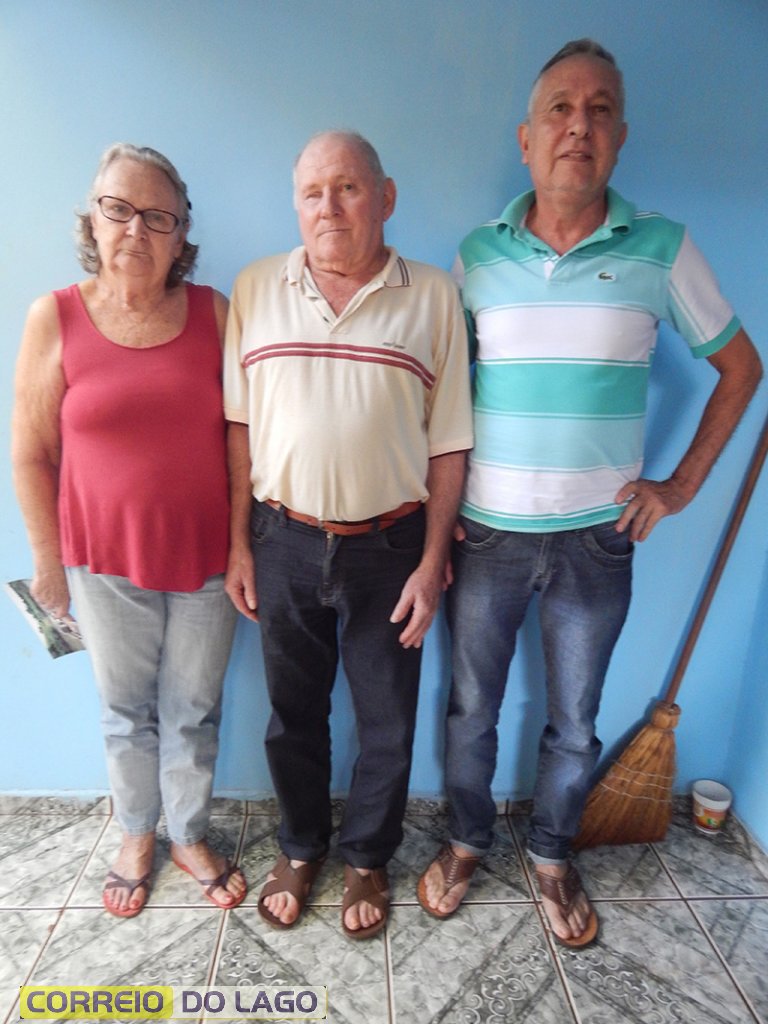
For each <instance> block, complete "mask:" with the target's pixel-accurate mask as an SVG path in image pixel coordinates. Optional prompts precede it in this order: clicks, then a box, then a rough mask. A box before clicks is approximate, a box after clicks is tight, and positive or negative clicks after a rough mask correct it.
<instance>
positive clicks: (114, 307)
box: [13, 143, 246, 917]
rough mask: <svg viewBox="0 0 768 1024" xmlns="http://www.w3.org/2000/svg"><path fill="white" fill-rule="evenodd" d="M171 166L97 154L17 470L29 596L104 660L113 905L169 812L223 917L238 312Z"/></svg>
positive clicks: (20, 389)
mask: <svg viewBox="0 0 768 1024" xmlns="http://www.w3.org/2000/svg"><path fill="white" fill-rule="evenodd" d="M189 210H190V203H189V201H188V199H187V189H186V186H185V184H184V182H183V181H182V180H181V178H180V177H179V174H178V172H177V171H176V169H175V168H174V166H173V165H172V164H171V163H170V161H168V160H167V159H166V158H165V157H164V156H162V155H161V154H160V153H157V152H156V151H155V150H152V149H148V148H141V149H140V148H137V147H135V146H132V145H128V144H126V143H118V144H117V145H114V146H112V147H110V148H109V149H108V150H107V151H106V152H105V154H104V156H103V157H102V160H101V163H100V165H99V168H98V171H97V174H96V178H95V180H94V183H93V186H92V188H91V193H90V198H89V205H88V212H87V213H85V214H83V215H81V216H80V218H79V241H80V261H81V263H82V265H83V267H84V269H85V270H86V271H88V272H90V273H91V275H92V276H91V277H89V278H88V279H86V280H84V281H81V282H79V283H78V284H73V285H72V286H71V287H69V288H65V289H63V290H62V291H56V292H53V293H52V294H49V295H45V296H43V297H42V298H40V299H37V301H36V302H34V303H33V305H32V307H31V309H30V311H29V316H28V319H27V323H26V327H25V330H24V337H23V340H22V345H21V351H20V355H19V360H18V367H17V377H16V406H15V411H14V441H13V456H14V474H15V482H16V490H17V493H18V498H19V503H20V505H21V509H22V512H23V515H24V519H25V522H26V525H27V531H28V534H29V540H30V545H31V548H32V553H33V557H34V579H33V582H32V593H33V595H34V596H35V597H36V599H37V600H38V602H39V603H40V604H41V605H43V607H45V608H46V609H48V610H49V611H50V612H51V613H53V614H55V615H59V616H61V615H64V614H65V613H66V612H67V609H68V607H69V604H70V595H71V597H72V600H73V602H74V606H75V611H76V616H77V618H78V620H79V622H80V626H81V629H82V632H83V635H84V638H85V642H86V646H87V648H88V650H89V652H90V656H91V659H92V662H93V669H94V675H95V677H96V680H97V684H98V688H99V693H100V699H101V705H102V724H103V729H104V736H105V745H106V754H107V762H108V768H109V778H110V784H111V788H112V796H113V803H114V810H115V814H116V817H117V819H118V821H119V823H120V826H121V828H122V830H123V842H122V846H121V849H120V852H119V854H118V857H117V859H116V861H115V862H114V864H113V866H112V870H111V871H110V873H109V875H108V877H107V880H106V883H105V886H104V893H103V902H104V906H105V908H106V909H107V910H108V911H109V912H110V913H111V914H114V915H116V916H117V917H134V916H135V915H136V914H138V913H139V912H140V911H141V910H142V909H143V907H144V904H145V903H146V901H147V898H148V895H149V884H150V877H151V868H152V863H153V855H154V845H155V830H156V827H157V822H158V818H159V815H160V809H161V805H162V807H163V808H164V810H165V816H166V821H167V826H168V833H169V835H170V839H171V856H172V858H173V860H174V863H175V864H176V865H177V866H178V867H180V868H182V869H183V870H184V871H187V872H189V873H190V874H191V875H192V876H193V877H194V878H195V879H196V880H197V881H198V882H199V884H200V885H201V887H202V889H203V893H204V895H205V896H206V897H207V898H208V899H209V900H210V901H211V902H213V903H215V904H216V905H218V906H220V907H224V908H229V907H234V906H237V905H238V904H239V903H240V902H242V900H243V899H244V897H245V893H246V883H245V879H244V878H243V875H242V873H241V872H240V871H239V870H238V869H236V868H233V867H232V866H231V865H230V864H229V863H228V862H227V861H226V860H225V859H224V858H223V857H221V856H220V855H218V854H217V853H215V852H214V851H213V850H212V849H211V848H210V847H209V846H208V844H207V842H206V841H205V835H206V831H207V827H208V818H209V811H210V800H211V788H212V779H213V769H214V762H215V759H216V753H217V748H218V727H219V721H220V717H221V690H222V680H223V676H224V672H225V669H226V664H227V659H228V656H229V650H230V646H231V641H232V634H233V630H234V626H235V617H236V613H235V611H234V608H233V607H232V604H231V602H230V600H229V598H228V597H227V595H226V594H225V592H224V576H223V573H224V571H225V569H226V562H227V548H228V515H229V508H228V497H227V472H226V438H225V423H224V417H223V412H222V403H221V379H220V378H221V346H222V338H223V331H224V323H225V319H226V300H225V299H224V297H223V296H222V295H220V294H219V293H218V292H215V291H214V290H213V289H211V288H207V287H200V286H197V285H192V284H185V283H184V277H185V275H187V274H188V273H189V272H190V271H191V269H192V267H193V265H194V261H195V256H196V253H197V246H194V245H191V244H190V243H189V242H188V241H187V231H188V229H189V224H190V220H189Z"/></svg>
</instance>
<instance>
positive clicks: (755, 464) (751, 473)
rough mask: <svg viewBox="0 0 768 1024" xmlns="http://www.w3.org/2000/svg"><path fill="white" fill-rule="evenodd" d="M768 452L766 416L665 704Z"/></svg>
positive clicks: (678, 678) (679, 680) (677, 684)
mask: <svg viewBox="0 0 768 1024" xmlns="http://www.w3.org/2000/svg"><path fill="white" fill-rule="evenodd" d="M766 453H768V419H766V421H765V424H764V426H763V430H762V433H761V434H760V437H759V439H758V441H757V445H756V447H755V452H754V455H753V456H752V461H751V462H750V464H749V470H748V472H747V475H746V477H745V479H744V483H743V484H742V487H741V492H740V493H739V500H738V501H737V502H736V507H735V508H734V510H733V513H732V514H731V519H730V522H729V523H728V529H727V531H726V533H725V536H724V537H723V540H722V542H721V544H720V550H719V551H718V553H717V558H716V559H715V564H714V565H713V567H712V571H711V573H710V574H709V579H708V580H707V585H706V587H705V588H704V593H703V594H702V595H701V600H700V601H699V606H698V608H697V609H696V614H695V615H694V618H693V622H692V623H691V628H690V629H689V631H688V636H687V638H686V641H685V644H684V645H683V649H682V651H681V652H680V657H679V658H678V660H677V665H676V667H675V671H674V674H673V676H672V679H671V681H670V684H669V687H668V688H667V692H666V694H665V696H664V698H663V702H664V703H665V704H674V703H675V698H676V697H677V692H678V690H679V689H680V684H681V683H682V681H683V676H684V675H685V670H686V669H687V668H688V662H689V661H690V659H691V654H692V653H693V648H694V646H695V644H696V641H697V640H698V638H699V633H700V632H701V627H702V626H703V625H704V619H705V618H706V615H707V612H708V611H709V606H710V605H711V604H712V598H713V597H714V596H715V590H716V589H717V585H718V583H719V582H720V577H721V576H722V575H723V569H724V568H725V563H726V562H727V561H728V556H729V555H730V553H731V548H732V547H733V542H734V541H735V540H736V534H737V533H738V532H739V527H740V526H741V521H742V520H743V518H744V513H745V512H746V511H747V505H748V504H749V499H750V498H751V497H752V492H753V491H754V489H755V484H756V483H757V478H758V477H759V476H760V470H761V469H762V468H763V463H764V462H765V457H766Z"/></svg>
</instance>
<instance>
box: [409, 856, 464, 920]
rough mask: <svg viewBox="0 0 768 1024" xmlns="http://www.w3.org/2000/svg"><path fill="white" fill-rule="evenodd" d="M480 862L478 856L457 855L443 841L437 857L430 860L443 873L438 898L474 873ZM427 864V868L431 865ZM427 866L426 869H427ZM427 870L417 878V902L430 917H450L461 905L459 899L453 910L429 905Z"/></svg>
mask: <svg viewBox="0 0 768 1024" xmlns="http://www.w3.org/2000/svg"><path fill="white" fill-rule="evenodd" d="M479 863H480V858H479V857H457V856H456V854H455V853H454V852H453V847H452V846H451V844H450V843H445V844H444V845H443V848H442V849H441V850H440V853H438V855H437V857H435V859H434V860H433V861H432V864H439V865H440V871H441V872H442V875H443V891H442V893H441V894H440V899H442V898H443V896H445V894H446V893H447V892H450V890H451V889H452V888H453V887H454V885H458V884H459V882H466V881H467V880H468V879H470V878H471V877H472V875H474V873H475V868H476V867H477V865H478V864H479ZM432 864H430V865H429V868H431V867H432ZM429 868H427V871H429ZM427 871H425V872H424V874H423V875H422V876H421V878H420V879H419V884H418V887H417V889H416V895H417V896H418V898H419V903H420V904H421V906H422V908H423V909H424V910H426V912H427V913H428V914H431V915H432V917H438V918H440V919H443V918H446V917H450V916H451V915H452V914H455V913H456V911H457V910H458V909H459V907H460V906H461V900H460V901H459V902H458V903H457V904H456V906H455V907H454V908H453V910H436V909H435V908H434V907H433V906H430V904H429V901H428V900H427V881H426V879H427Z"/></svg>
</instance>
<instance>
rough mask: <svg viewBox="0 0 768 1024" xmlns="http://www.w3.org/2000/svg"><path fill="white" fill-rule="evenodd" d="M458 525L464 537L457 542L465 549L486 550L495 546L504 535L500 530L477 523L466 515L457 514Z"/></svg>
mask: <svg viewBox="0 0 768 1024" xmlns="http://www.w3.org/2000/svg"><path fill="white" fill-rule="evenodd" d="M459 526H460V527H461V528H462V529H463V530H464V533H465V534H466V537H465V538H464V540H461V541H459V542H458V544H459V547H460V548H465V549H466V550H467V551H487V550H488V549H489V548H493V547H496V545H497V544H498V543H499V542H500V541H501V539H502V537H503V535H504V533H503V531H502V530H497V529H495V528H494V527H493V526H486V525H485V523H478V522H477V520H475V519H467V517H466V516H459Z"/></svg>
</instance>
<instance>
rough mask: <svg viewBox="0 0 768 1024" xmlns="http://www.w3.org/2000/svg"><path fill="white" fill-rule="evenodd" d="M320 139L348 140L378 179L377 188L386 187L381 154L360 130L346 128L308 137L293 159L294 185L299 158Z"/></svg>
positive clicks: (376, 179)
mask: <svg viewBox="0 0 768 1024" xmlns="http://www.w3.org/2000/svg"><path fill="white" fill-rule="evenodd" d="M320 139H338V140H339V142H346V143H347V144H348V145H351V146H354V148H355V149H356V150H357V151H358V152H359V153H360V155H361V156H362V157H363V159H364V160H365V162H366V164H367V165H368V169H369V170H370V172H371V174H372V175H373V177H374V179H375V181H376V186H377V188H380V189H381V188H383V187H384V182H385V181H386V180H387V175H386V174H385V173H384V168H383V167H382V166H381V160H380V159H379V154H378V153H377V152H376V150H375V149H374V148H373V146H372V145H371V143H370V142H369V141H368V139H366V138H365V136H364V135H361V134H360V132H356V131H350V130H347V129H344V128H330V129H328V130H327V131H322V132H316V133H315V134H314V135H312V136H310V137H309V139H307V141H306V143H305V144H304V146H303V148H302V150H301V152H300V153H299V155H298V156H297V157H296V159H295V160H294V161H293V183H294V185H295V184H296V168H297V166H298V164H299V160H301V158H302V157H303V156H304V154H305V152H306V151H307V150H308V149H309V147H310V146H311V145H312V144H313V143H314V142H318V141H319V140H320Z"/></svg>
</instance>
